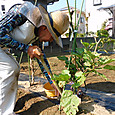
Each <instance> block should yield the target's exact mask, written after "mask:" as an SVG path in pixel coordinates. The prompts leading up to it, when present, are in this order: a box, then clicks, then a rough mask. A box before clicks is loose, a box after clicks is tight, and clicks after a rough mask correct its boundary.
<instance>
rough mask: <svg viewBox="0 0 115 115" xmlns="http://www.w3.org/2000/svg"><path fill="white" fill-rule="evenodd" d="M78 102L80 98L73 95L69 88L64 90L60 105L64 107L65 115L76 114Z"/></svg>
mask: <svg viewBox="0 0 115 115" xmlns="http://www.w3.org/2000/svg"><path fill="white" fill-rule="evenodd" d="M80 102H81V101H80V99H79V98H78V97H77V96H76V95H73V92H72V91H71V90H65V91H64V92H63V93H62V96H61V99H60V105H61V106H62V107H64V109H63V110H64V112H65V113H66V114H67V115H76V112H77V111H78V105H79V104H80Z"/></svg>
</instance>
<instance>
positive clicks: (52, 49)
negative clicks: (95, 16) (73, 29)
mask: <svg viewBox="0 0 115 115" xmlns="http://www.w3.org/2000/svg"><path fill="white" fill-rule="evenodd" d="M113 39H115V38H113ZM81 40H82V41H83V42H88V43H94V42H95V40H94V38H93V37H86V38H76V42H77V47H78V48H82V47H83V45H82V44H81ZM62 42H63V48H61V47H59V46H58V45H57V44H56V42H55V41H53V42H52V43H49V45H48V46H45V47H44V51H45V53H65V52H69V51H70V50H71V46H72V42H70V39H69V38H62ZM104 49H106V50H107V51H108V52H114V51H115V42H109V43H106V44H105V45H104Z"/></svg>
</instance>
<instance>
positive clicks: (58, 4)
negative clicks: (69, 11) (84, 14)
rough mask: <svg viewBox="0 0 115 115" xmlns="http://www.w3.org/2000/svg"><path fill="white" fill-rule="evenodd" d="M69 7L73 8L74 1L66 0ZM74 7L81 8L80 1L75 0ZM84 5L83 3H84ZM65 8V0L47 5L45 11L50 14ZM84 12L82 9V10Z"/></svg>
mask: <svg viewBox="0 0 115 115" xmlns="http://www.w3.org/2000/svg"><path fill="white" fill-rule="evenodd" d="M68 1H69V6H72V7H75V0H68ZM76 2H77V3H76V7H77V9H80V8H81V4H82V0H76ZM84 4H85V3H84ZM64 7H67V1H66V0H59V1H58V2H54V4H53V5H48V7H47V9H48V12H52V11H55V10H59V9H61V8H64ZM83 11H84V8H83Z"/></svg>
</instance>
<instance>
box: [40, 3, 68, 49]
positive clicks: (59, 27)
mask: <svg viewBox="0 0 115 115" xmlns="http://www.w3.org/2000/svg"><path fill="white" fill-rule="evenodd" d="M38 8H39V10H40V13H41V16H42V19H43V21H44V23H45V25H46V26H47V28H48V30H49V32H50V33H51V34H52V37H53V38H54V40H55V41H56V43H57V44H58V45H59V46H60V47H63V44H62V40H61V37H60V36H61V34H63V33H64V32H65V31H66V30H67V29H68V26H69V17H68V15H67V14H65V13H63V12H61V11H55V12H52V13H50V14H49V13H48V12H47V11H46V10H45V8H44V7H42V6H41V5H39V6H38Z"/></svg>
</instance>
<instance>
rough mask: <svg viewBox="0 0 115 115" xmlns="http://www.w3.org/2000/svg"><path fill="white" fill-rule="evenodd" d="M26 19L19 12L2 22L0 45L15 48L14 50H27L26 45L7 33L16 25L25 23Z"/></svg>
mask: <svg viewBox="0 0 115 115" xmlns="http://www.w3.org/2000/svg"><path fill="white" fill-rule="evenodd" d="M26 21H27V19H26V18H25V17H24V16H23V15H21V14H20V13H16V14H14V16H13V18H11V19H10V20H8V21H6V23H3V24H2V26H0V45H1V47H8V48H15V49H16V50H21V51H25V52H27V50H28V47H29V46H28V45H26V44H23V43H20V42H18V41H16V40H14V39H13V38H11V37H10V36H9V35H8V34H9V33H10V32H11V31H12V30H13V29H15V28H16V27H17V26H20V25H22V24H23V23H25V22H26Z"/></svg>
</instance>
